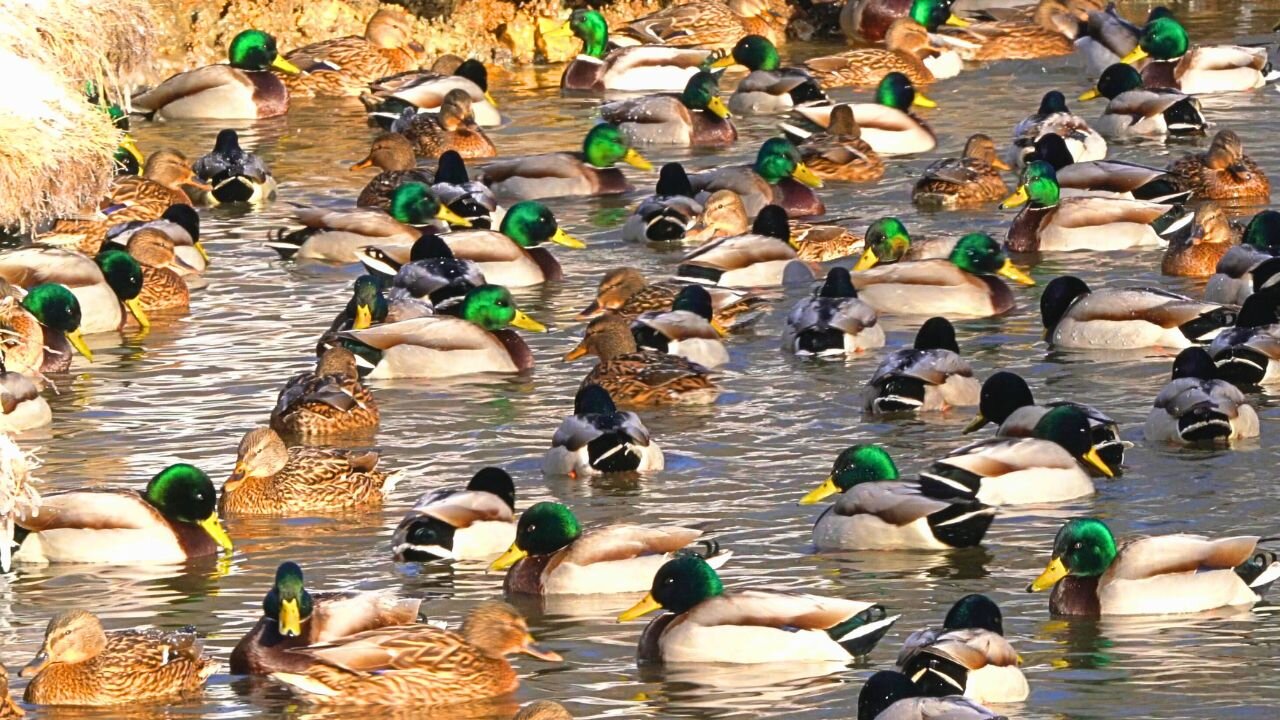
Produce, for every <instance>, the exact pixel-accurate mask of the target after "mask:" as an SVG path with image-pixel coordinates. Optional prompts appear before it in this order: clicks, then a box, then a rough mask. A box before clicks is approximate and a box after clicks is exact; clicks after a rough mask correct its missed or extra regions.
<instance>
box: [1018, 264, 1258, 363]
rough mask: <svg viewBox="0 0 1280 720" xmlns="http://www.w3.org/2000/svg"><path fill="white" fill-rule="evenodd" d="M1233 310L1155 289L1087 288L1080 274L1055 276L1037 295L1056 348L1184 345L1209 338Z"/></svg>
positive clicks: (1228, 321) (1231, 319)
mask: <svg viewBox="0 0 1280 720" xmlns="http://www.w3.org/2000/svg"><path fill="white" fill-rule="evenodd" d="M1235 319H1236V313H1235V311H1234V310H1231V309H1229V308H1226V307H1223V306H1222V305H1217V304H1214V303H1209V302H1201V301H1199V300H1192V299H1191V298H1189V297H1186V296H1185V295H1176V294H1174V293H1171V292H1166V291H1164V290H1159V289H1156V288H1103V289H1101V290H1090V289H1089V286H1088V285H1086V284H1085V282H1084V281H1083V280H1081V279H1080V278H1077V277H1074V276H1072V275H1063V276H1062V277H1057V278H1054V279H1053V280H1052V281H1051V282H1050V283H1049V284H1048V285H1046V286H1045V288H1044V294H1043V295H1041V296H1040V321H1041V323H1042V324H1043V325H1044V330H1045V332H1044V337H1045V340H1047V341H1048V343H1049V344H1050V345H1052V346H1054V347H1057V348H1070V349H1083V350H1089V349H1097V350H1121V349H1128V348H1146V347H1169V348H1185V347H1190V346H1191V345H1193V344H1196V343H1206V342H1209V341H1210V340H1212V339H1213V338H1214V336H1216V335H1217V334H1218V333H1219V332H1221V331H1222V330H1223V329H1224V328H1226V327H1230V326H1231V324H1232V323H1234V322H1235Z"/></svg>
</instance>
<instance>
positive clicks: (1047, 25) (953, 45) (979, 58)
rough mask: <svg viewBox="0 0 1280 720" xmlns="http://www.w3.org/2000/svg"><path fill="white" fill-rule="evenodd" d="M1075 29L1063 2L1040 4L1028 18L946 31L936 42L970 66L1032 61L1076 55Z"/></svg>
mask: <svg viewBox="0 0 1280 720" xmlns="http://www.w3.org/2000/svg"><path fill="white" fill-rule="evenodd" d="M1078 27H1079V21H1078V20H1077V19H1076V18H1073V17H1071V16H1070V13H1069V11H1068V8H1067V7H1066V5H1064V3H1063V2H1062V0H1040V2H1038V3H1036V7H1035V10H1034V13H1033V15H1032V16H1031V17H1030V18H1027V19H1021V18H1010V19H1006V20H996V21H993V22H978V23H972V24H969V25H966V26H965V27H958V28H957V27H949V28H946V29H945V31H944V32H942V33H941V34H939V35H936V36H935V42H937V43H938V45H939V46H941V47H944V48H948V49H954V50H955V52H956V53H958V54H959V55H960V57H961V58H963V59H965V60H968V61H970V62H989V61H992V60H1035V59H1039V58H1045V57H1058V56H1061V55H1070V54H1072V53H1073V52H1075V45H1073V44H1072V40H1073V39H1074V38H1075V33H1077V32H1078Z"/></svg>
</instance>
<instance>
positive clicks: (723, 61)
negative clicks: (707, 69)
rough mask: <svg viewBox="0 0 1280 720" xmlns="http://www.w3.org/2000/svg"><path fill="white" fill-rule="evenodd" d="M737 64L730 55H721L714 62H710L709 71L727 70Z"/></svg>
mask: <svg viewBox="0 0 1280 720" xmlns="http://www.w3.org/2000/svg"><path fill="white" fill-rule="evenodd" d="M737 64H738V61H737V60H734V59H733V55H732V54H729V55H722V56H720V57H718V58H716V59H715V60H712V61H711V69H712V70H715V69H716V68H729V67H733V66H734V65H737Z"/></svg>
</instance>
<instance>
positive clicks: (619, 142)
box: [582, 123, 653, 170]
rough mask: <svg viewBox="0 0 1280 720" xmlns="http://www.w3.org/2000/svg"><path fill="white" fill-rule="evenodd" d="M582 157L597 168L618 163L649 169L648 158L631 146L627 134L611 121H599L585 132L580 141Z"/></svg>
mask: <svg viewBox="0 0 1280 720" xmlns="http://www.w3.org/2000/svg"><path fill="white" fill-rule="evenodd" d="M582 156H583V158H584V159H585V160H586V161H587V162H588V163H590V164H591V165H594V166H595V167H598V168H607V167H613V166H614V165H616V164H618V163H620V162H621V163H626V164H628V165H631V166H634V167H638V168H640V169H641V170H651V169H653V166H652V165H650V164H649V161H648V160H645V159H644V157H643V156H642V155H641V154H640V153H638V152H636V150H635V148H633V147H631V143H630V142H628V140H627V136H626V135H624V134H623V133H622V130H620V129H618V126H617V125H614V124H612V123H600V124H599V125H596V126H595V127H593V128H591V130H590V131H589V132H588V133H587V137H586V138H584V139H583V141H582Z"/></svg>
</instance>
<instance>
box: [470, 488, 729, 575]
mask: <svg viewBox="0 0 1280 720" xmlns="http://www.w3.org/2000/svg"><path fill="white" fill-rule="evenodd" d="M702 534H703V533H702V531H701V530H697V529H694V528H686V527H680V526H678V525H664V526H655V527H649V526H643V525H631V524H627V523H620V524H617V525H605V526H603V527H597V528H590V529H588V530H586V531H583V529H582V525H581V524H580V523H579V522H578V518H577V517H575V516H574V514H573V511H572V510H570V509H569V508H567V507H565V506H564V505H561V504H560V503H554V502H540V503H537V504H536V505H533V506H532V507H530V508H529V509H528V510H525V511H524V513H522V514H521V515H520V522H519V524H518V525H517V526H516V539H515V541H514V542H513V543H512V544H511V547H510V548H509V549H508V550H507V552H506V553H505V554H503V556H502V557H500V558H498V559H497V560H494V561H493V563H492V564H491V565H490V566H489V569H490V570H505V569H507V568H511V569H510V570H508V571H507V577H506V580H505V581H504V582H503V590H504V591H505V592H506V593H508V594H511V595H597V594H613V593H627V592H642V591H643V590H644V589H645V588H648V587H650V586H651V585H652V584H653V580H654V575H655V574H656V573H657V572H658V568H660V567H662V565H663V563H665V562H666V561H667V560H669V559H671V557H672V556H673V555H674V554H675V553H679V552H682V551H683V552H690V551H689V550H686V548H687V547H688V546H690V545H692V544H694V543H695V542H699V538H701V537H702ZM701 542H702V544H704V545H706V549H707V552H708V553H710V559H711V561H712V562H714V563H715V564H716V565H717V566H719V565H723V564H724V563H725V562H727V561H728V560H729V558H730V557H732V555H733V553H731V552H728V551H724V552H721V551H719V546H718V545H717V544H715V543H714V542H707V541H701ZM698 557H701V556H698Z"/></svg>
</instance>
